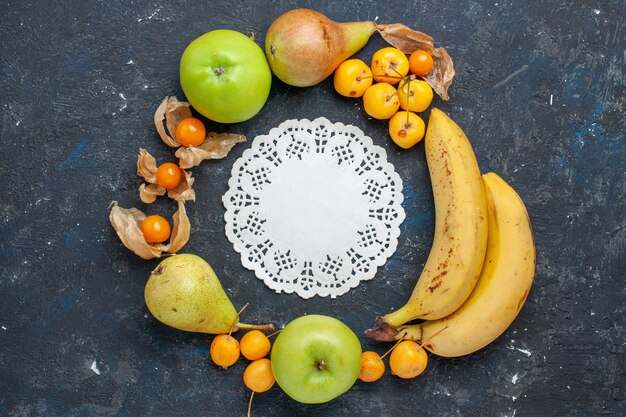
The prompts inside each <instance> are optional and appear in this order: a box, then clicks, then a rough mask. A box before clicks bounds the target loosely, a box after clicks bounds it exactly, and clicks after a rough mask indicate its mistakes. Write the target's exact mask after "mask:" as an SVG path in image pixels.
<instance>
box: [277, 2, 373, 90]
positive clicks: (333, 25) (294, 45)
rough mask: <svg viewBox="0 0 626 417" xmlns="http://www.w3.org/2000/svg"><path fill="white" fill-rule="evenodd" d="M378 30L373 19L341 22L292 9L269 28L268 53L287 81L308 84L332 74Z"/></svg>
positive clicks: (279, 76) (299, 85)
mask: <svg viewBox="0 0 626 417" xmlns="http://www.w3.org/2000/svg"><path fill="white" fill-rule="evenodd" d="M375 31H376V24H375V23H374V22H372V21H366V22H347V23H338V22H335V21H333V20H331V19H329V18H328V17H326V16H324V15H323V14H321V13H318V12H316V11H314V10H310V9H295V10H290V11H288V12H287V13H285V14H283V15H281V16H279V17H278V18H277V19H276V20H274V22H273V23H272V24H271V26H270V27H269V29H268V30H267V35H266V36H265V56H266V57H267V61H268V62H269V64H270V68H271V69H272V72H274V74H275V75H276V76H277V77H278V78H280V80H282V81H283V82H284V83H286V84H289V85H293V86H296V87H308V86H311V85H315V84H317V83H320V82H321V81H323V80H324V79H325V78H326V77H328V76H329V75H330V74H332V73H333V71H334V70H335V69H336V68H337V67H338V66H339V64H341V63H342V62H343V61H345V60H346V59H348V58H349V57H350V56H352V55H353V54H354V53H356V52H357V51H358V50H359V49H361V48H363V46H365V44H366V43H367V41H368V40H369V38H370V37H371V36H372V34H373V33H374V32H375Z"/></svg>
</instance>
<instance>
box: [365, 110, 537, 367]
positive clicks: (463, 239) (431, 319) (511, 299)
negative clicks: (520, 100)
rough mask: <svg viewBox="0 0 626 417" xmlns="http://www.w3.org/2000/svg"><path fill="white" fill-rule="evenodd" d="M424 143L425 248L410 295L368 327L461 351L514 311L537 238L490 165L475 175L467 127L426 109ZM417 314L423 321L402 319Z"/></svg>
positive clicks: (501, 327)
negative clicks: (429, 220)
mask: <svg viewBox="0 0 626 417" xmlns="http://www.w3.org/2000/svg"><path fill="white" fill-rule="evenodd" d="M425 149H426V159H427V162H428V169H429V172H430V178H431V183H432V187H433V196H434V200H435V237H434V240H433V245H432V248H431V251H430V255H429V256H428V260H427V261H426V264H425V266H424V269H423V271H422V274H421V275H420V277H419V279H418V281H417V284H416V286H415V289H414V290H413V293H412V294H411V297H410V298H409V301H408V302H407V303H406V304H405V305H404V306H403V307H401V308H399V309H398V310H396V311H394V312H392V313H389V314H386V315H385V316H382V317H378V318H377V319H376V323H375V326H374V328H372V329H370V330H367V331H366V334H367V335H368V336H370V337H372V338H374V339H376V340H387V341H389V340H395V339H410V340H416V341H418V342H419V343H421V344H423V345H424V347H425V348H426V349H428V350H429V351H431V352H432V353H434V354H436V355H440V356H446V357H457V356H463V355H467V354H469V353H472V352H475V351H476V350H478V349H481V348H483V347H485V346H486V345H488V344H489V343H491V342H492V341H493V340H495V339H496V338H497V337H498V336H500V335H501V334H502V333H503V332H504V331H505V330H506V329H507V328H508V327H509V325H510V324H511V323H512V322H513V320H514V319H515V317H516V316H517V314H518V313H519V311H520V309H521V308H522V305H523V304H524V301H525V300H526V297H527V296H528V292H529V290H530V287H531V285H532V282H533V277H534V273H535V245H534V241H533V235H532V229H531V225H530V220H529V218H528V213H527V212H526V208H525V207H524V203H523V202H522V200H521V199H520V197H519V196H518V194H517V193H516V192H515V190H514V189H513V188H512V187H511V186H510V185H508V184H507V183H506V182H505V181H504V180H503V179H502V178H500V177H499V176H498V175H496V174H494V173H488V174H485V175H482V176H481V174H480V169H479V167H478V163H477V161H476V157H475V155H474V151H473V150H472V147H471V145H470V142H469V141H468V139H467V137H466V136H465V133H463V131H462V130H461V128H460V127H459V126H458V125H457V124H456V123H455V122H454V121H453V120H452V119H450V118H449V117H448V116H447V115H446V114H445V113H443V112H442V111H440V110H437V109H433V110H432V111H431V115H430V120H429V122H428V130H427V132H426V139H425ZM416 319H422V320H425V321H423V322H421V323H419V324H408V325H407V323H409V322H411V321H412V320H416Z"/></svg>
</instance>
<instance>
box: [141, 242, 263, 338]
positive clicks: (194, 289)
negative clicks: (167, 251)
mask: <svg viewBox="0 0 626 417" xmlns="http://www.w3.org/2000/svg"><path fill="white" fill-rule="evenodd" d="M144 297H145V300H146V305H147V306H148V310H150V313H152V315H153V316H154V317H156V318H157V319H158V320H159V321H160V322H162V323H164V324H167V325H168V326H171V327H174V328H176V329H179V330H185V331H189V332H199V333H212V334H221V333H230V332H233V331H237V330H238V329H240V328H247V329H261V330H272V329H273V326H272V325H271V324H270V325H260V326H257V325H250V324H245V323H239V315H238V313H237V311H236V310H235V307H234V306H233V303H232V302H231V301H230V299H229V298H228V296H227V295H226V292H224V289H223V288H222V284H220V281H219V279H218V278H217V275H216V274H215V271H213V268H211V266H210V265H209V264H208V263H207V262H206V261H205V260H204V259H202V258H201V257H199V256H196V255H192V254H181V255H173V256H170V257H168V258H166V259H165V260H163V261H162V262H161V263H160V264H159V265H158V266H157V267H156V268H155V270H154V271H152V274H151V275H150V278H149V279H148V282H147V283H146V288H145V290H144Z"/></svg>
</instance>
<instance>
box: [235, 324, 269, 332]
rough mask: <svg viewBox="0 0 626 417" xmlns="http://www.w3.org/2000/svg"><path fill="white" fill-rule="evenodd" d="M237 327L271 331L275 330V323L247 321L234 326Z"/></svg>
mask: <svg viewBox="0 0 626 417" xmlns="http://www.w3.org/2000/svg"><path fill="white" fill-rule="evenodd" d="M234 328H235V329H246V330H260V331H262V332H271V331H273V330H274V325H273V324H272V323H269V324H247V323H237V324H235V326H234Z"/></svg>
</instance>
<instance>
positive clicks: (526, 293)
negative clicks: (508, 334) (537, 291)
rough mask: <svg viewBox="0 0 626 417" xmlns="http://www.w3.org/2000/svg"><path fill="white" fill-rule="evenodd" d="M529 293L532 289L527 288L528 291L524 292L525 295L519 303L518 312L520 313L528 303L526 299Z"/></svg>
mask: <svg viewBox="0 0 626 417" xmlns="http://www.w3.org/2000/svg"><path fill="white" fill-rule="evenodd" d="M529 292H530V287H528V288H526V291H524V295H523V296H522V297H521V298H520V299H519V301H518V303H517V312H518V313H519V311H520V310H521V309H522V306H523V305H524V303H525V302H526V298H527V297H528V293H529Z"/></svg>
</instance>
